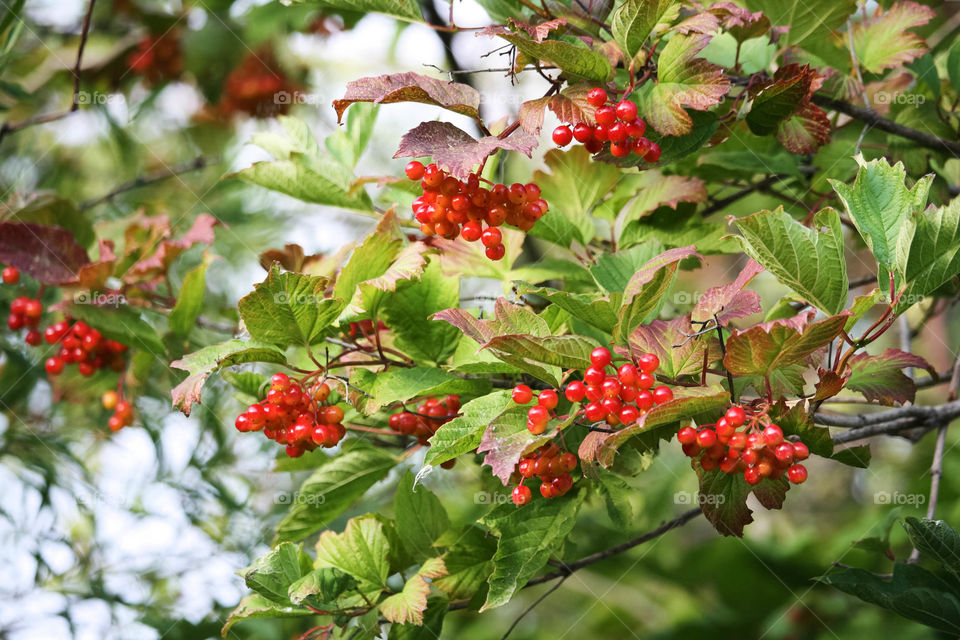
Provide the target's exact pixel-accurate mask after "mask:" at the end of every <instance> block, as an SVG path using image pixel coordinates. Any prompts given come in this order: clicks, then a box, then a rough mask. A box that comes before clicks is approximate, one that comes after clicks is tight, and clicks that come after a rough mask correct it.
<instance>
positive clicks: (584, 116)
mask: <svg viewBox="0 0 960 640" xmlns="http://www.w3.org/2000/svg"><path fill="white" fill-rule="evenodd" d="M593 87H594V85H593V84H591V83H586V82H581V83H579V84H575V85H572V86H569V87H567V88H566V89H563V90H562V91H560V93H558V94H556V95H552V96H546V97H543V98H536V99H534V100H527V101H526V102H524V103H523V104H521V105H520V113H519V118H518V119H519V120H520V126H521V127H523V130H524V131H526V132H527V133H531V134H534V135H536V134H539V133H540V129H541V128H542V127H543V112H544V109H550V111H552V112H553V113H554V114H555V115H556V116H557V119H558V120H560V122H564V123H568V124H571V125H576V124H580V123H581V122H585V123H586V124H589V125H594V124H596V122H595V121H594V119H593V114H594V112H595V111H596V107H594V106H592V105H591V104H590V103H589V102H587V92H588V91H590V89H592V88H593Z"/></svg>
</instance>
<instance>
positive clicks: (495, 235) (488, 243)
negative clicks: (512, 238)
mask: <svg viewBox="0 0 960 640" xmlns="http://www.w3.org/2000/svg"><path fill="white" fill-rule="evenodd" d="M502 240H503V235H502V234H501V233H500V229H497V228H496V227H490V228H488V229H486V230H484V232H483V234H482V235H481V236H480V242H482V243H483V246H485V247H495V246H497V245H498V244H500V243H501V241H502Z"/></svg>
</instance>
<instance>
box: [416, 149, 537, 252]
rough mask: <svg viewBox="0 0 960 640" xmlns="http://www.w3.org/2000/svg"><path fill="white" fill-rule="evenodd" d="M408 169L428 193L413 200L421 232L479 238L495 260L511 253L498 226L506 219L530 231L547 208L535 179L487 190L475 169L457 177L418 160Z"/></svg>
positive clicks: (522, 229) (504, 222)
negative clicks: (465, 176) (462, 176)
mask: <svg viewBox="0 0 960 640" xmlns="http://www.w3.org/2000/svg"><path fill="white" fill-rule="evenodd" d="M404 171H405V173H406V174H407V177H408V178H410V179H411V180H420V185H421V187H422V188H423V195H421V196H419V197H417V198H416V199H415V200H414V201H413V213H414V215H415V217H416V220H417V222H419V223H420V231H422V232H423V233H424V235H427V236H440V237H443V238H447V239H449V240H453V239H455V238H456V237H457V236H458V235H459V236H461V237H462V238H463V239H464V240H466V241H467V242H476V241H477V240H479V241H480V242H482V243H483V246H484V247H486V254H487V257H488V258H490V259H491V260H500V259H501V258H503V256H504V254H505V253H506V249H505V248H504V246H503V236H502V234H501V232H500V229H499V228H498V227H500V226H502V225H504V224H507V225H510V226H513V227H516V228H518V229H520V230H521V231H529V230H530V229H531V228H533V225H534V224H535V223H536V222H537V220H539V219H540V218H541V217H542V216H543V214H545V213H546V212H547V201H546V200H544V199H543V198H541V197H540V187H538V186H537V185H535V184H533V183H532V182H531V183H529V184H526V185H524V184H520V183H519V182H517V183H514V184H512V185H510V186H509V187H508V186H507V185H505V184H493V185H491V187H490V188H489V189H488V188H486V187H485V186H483V185H481V184H480V181H481V178H480V176H479V175H477V174H475V173H474V174H471V175H470V176H469V177H468V178H467V180H465V181H464V180H458V179H457V178H454V177H453V176H451V175H448V174H447V172H446V171H444V170H443V169H441V168H439V167H438V166H437V165H435V164H429V165H427V166H426V167H424V166H423V164H422V163H420V162H417V161H416V160H414V161H413V162H410V163H408V164H407V167H406V169H405V170H404ZM484 225H486V228H484Z"/></svg>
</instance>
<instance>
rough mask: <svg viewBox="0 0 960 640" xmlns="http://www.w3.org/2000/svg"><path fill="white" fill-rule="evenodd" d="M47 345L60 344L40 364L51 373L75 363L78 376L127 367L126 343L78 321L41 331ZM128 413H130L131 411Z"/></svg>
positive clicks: (54, 325) (66, 321)
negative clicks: (53, 353)
mask: <svg viewBox="0 0 960 640" xmlns="http://www.w3.org/2000/svg"><path fill="white" fill-rule="evenodd" d="M43 338H44V340H46V341H47V344H57V343H60V350H59V351H58V352H57V355H55V356H51V357H49V358H47V361H46V363H44V367H45V368H46V370H47V373H48V374H49V375H51V376H56V375H60V374H61V373H63V369H64V366H65V365H68V364H75V365H77V371H78V372H79V373H80V375H82V376H84V377H87V376H92V375H93V374H94V373H96V372H97V371H98V370H100V369H103V368H109V369H111V370H113V371H117V372H119V371H123V369H124V368H125V367H126V366H127V361H126V356H125V355H124V354H125V353H126V351H127V348H128V347H127V345H125V344H121V343H119V342H117V341H116V340H111V339H109V338H105V337H103V334H101V333H100V332H99V331H97V330H96V329H94V328H93V327H91V326H90V325H88V324H87V323H86V322H83V321H82V320H80V321H77V322H73V321H72V320H71V319H69V318H67V319H66V320H60V321H59V322H55V323H53V324H52V325H50V326H49V327H47V328H46V329H45V330H44V332H43ZM131 416H132V414H131Z"/></svg>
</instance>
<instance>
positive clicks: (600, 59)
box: [493, 27, 612, 82]
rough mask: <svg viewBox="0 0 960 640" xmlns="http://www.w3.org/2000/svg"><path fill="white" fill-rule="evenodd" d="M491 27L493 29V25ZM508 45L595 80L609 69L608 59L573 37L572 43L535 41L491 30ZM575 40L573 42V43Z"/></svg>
mask: <svg viewBox="0 0 960 640" xmlns="http://www.w3.org/2000/svg"><path fill="white" fill-rule="evenodd" d="M493 29H496V27H494V28H493ZM494 35H497V36H499V37H501V38H503V39H504V40H506V41H507V42H509V43H510V44H512V45H514V46H515V47H516V48H517V49H518V50H519V51H520V52H521V53H523V54H524V55H526V56H528V57H530V58H533V59H534V60H540V61H542V62H546V63H549V64H552V65H554V66H557V67H559V68H561V69H563V70H564V71H566V72H567V73H572V74H573V75H576V76H581V77H584V78H587V79H588V80H596V81H597V82H606V80H607V79H608V78H609V77H610V73H611V71H612V69H611V67H610V61H609V60H607V59H606V58H605V57H604V56H603V55H602V54H600V53H598V52H596V51H593V50H591V49H588V48H587V46H586V45H585V44H583V43H582V42H580V41H579V40H576V39H572V41H571V42H568V41H565V40H544V41H543V42H536V41H534V40H531V39H529V38H527V37H525V36H523V35H521V34H519V33H514V32H511V31H509V30H507V29H505V28H501V29H499V30H497V31H495V32H494ZM575 43H576V44H575Z"/></svg>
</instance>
